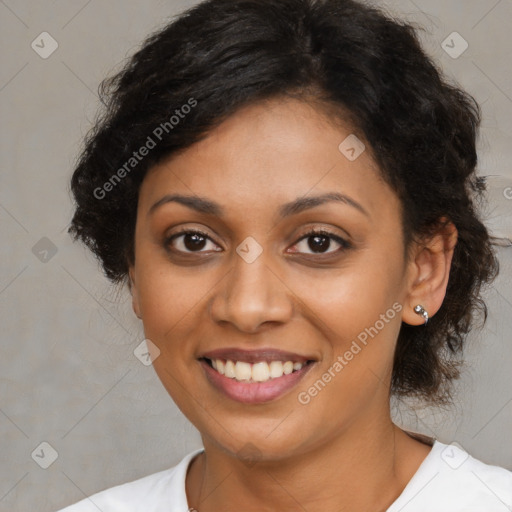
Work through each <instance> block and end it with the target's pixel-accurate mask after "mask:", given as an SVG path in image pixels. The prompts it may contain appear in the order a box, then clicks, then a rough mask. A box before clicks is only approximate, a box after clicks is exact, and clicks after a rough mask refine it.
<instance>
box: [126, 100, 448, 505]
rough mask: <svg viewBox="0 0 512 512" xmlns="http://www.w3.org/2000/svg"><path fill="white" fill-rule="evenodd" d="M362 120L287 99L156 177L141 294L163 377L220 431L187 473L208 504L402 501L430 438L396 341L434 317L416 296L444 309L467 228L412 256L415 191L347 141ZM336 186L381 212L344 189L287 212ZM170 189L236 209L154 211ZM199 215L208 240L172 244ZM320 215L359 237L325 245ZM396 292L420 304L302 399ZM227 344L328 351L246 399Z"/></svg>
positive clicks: (217, 135) (222, 131)
mask: <svg viewBox="0 0 512 512" xmlns="http://www.w3.org/2000/svg"><path fill="white" fill-rule="evenodd" d="M351 133H352V130H351V128H350V126H348V125H341V124H339V123H338V124H334V123H332V122H331V121H330V120H329V119H328V118H326V117H325V115H324V114H323V113H322V112H321V110H320V109H318V108H314V107H313V106H312V105H311V104H308V103H306V102H302V101H299V100H295V99H283V98H276V99H273V100H270V101H266V102H262V103H258V104H254V105H251V106H247V107H244V108H243V109H241V110H239V111H238V112H237V113H235V114H234V115H232V116H231V117H229V118H228V119H227V120H226V121H224V122H223V123H222V124H221V125H220V126H219V127H217V128H216V129H215V130H213V131H212V132H211V133H210V134H209V135H208V137H207V138H205V139H203V140H202V141H200V142H198V143H196V144H194V145H193V146H191V147H190V148H188V149H187V150H186V151H183V152H181V153H180V154H179V155H174V156H173V157H172V158H169V159H167V160H166V161H164V162H162V163H161V164H159V165H158V166H156V167H154V168H153V169H151V170H150V172H149V173H148V175H147V176H146V177H145V179H144V181H143V184H142V186H141V190H140V196H139V204H138V212H137V223H136V232H135V263H134V265H133V266H132V267H131V268H130V282H131V291H132V296H133V308H134V311H135V313H136V314H137V316H138V317H139V318H141V319H142V321H143V324H144V330H145V335H146V338H149V339H150V340H151V341H152V342H153V343H154V344H155V345H156V346H157V347H158V348H159V350H160V355H159V356H158V357H157V358H156V359H155V361H154V362H153V365H154V367H155V370H156V372H157V374H158V376H159V378H160V379H161V381H162V383H163V385H164V386H165V388H166V389H167V391H168V392H169V394H170V395H171V397H172V398H173V400H174V401H175V402H176V404H177V405H178V407H179V408H180V409H181V410H182V412H183V413H184V414H185V415H186V416H187V417H188V419H189V420H190V421H191V422H192V423H193V424H194V425H195V426H196V427H197V429H198V430H199V432H200V433H201V436H202V440H203V444H204V447H205V453H204V454H201V455H200V456H197V457H196V458H195V459H194V461H193V462H192V464H191V466H190V467H189V472H188V474H187V481H186V491H187V497H188V501H189V506H191V507H194V508H195V509H197V510H198V511H199V512H210V511H218V510H223V511H225V512H228V511H235V510H236V511H239V510H247V511H252V510H254V511H256V510H258V511H266V510H280V511H291V510H309V511H311V510H322V511H324V512H330V511H333V512H334V511H337V512H339V511H342V510H347V511H348V510H350V511H352V512H357V511H361V512H362V511H369V510H371V511H373V512H375V511H379V510H386V508H387V507H389V506H390V505H391V503H393V501H395V500H396V498H397V497H398V496H399V495H400V493H401V492H402V491H403V489H404V488H405V486H406V485H407V483H408V482H409V480H410V479H411V477H412V476H413V475H414V473H415V472H416V470H417V469H418V467H419V465H420V464H421V462H422V461H423V460H424V459H425V457H426V456H427V454H428V453H429V452H430V446H427V445H426V444H423V443H421V442H419V441H417V440H415V439H413V438H412V437H410V436H409V435H407V434H406V433H405V432H404V431H403V430H401V429H400V428H398V427H397V426H396V425H394V424H393V422H392V420H391V418H390V410H389V390H390V379H391V371H392V362H393V352H394V348H395V344H396V340H397V336H398V332H399V329H400V325H401V322H402V321H403V322H406V323H409V324H412V325H417V326H418V328H421V324H423V322H424V320H423V318H422V317H421V316H419V315H417V314H416V313H414V311H413V308H414V306H415V305H416V304H422V305H423V306H424V307H425V309H426V310H427V311H428V312H429V315H430V316H432V315H434V314H435V313H436V311H438V309H439V308H440V306H441V303H442V301H443V298H444V296H445V292H446V285H447V282H448V276H449V269H450V264H451V258H452V255H453V249H454V246H455V243H456V237H457V232H456V229H455V227H454V226H453V224H448V225H447V226H446V227H445V228H443V230H442V231H440V232H439V233H437V234H436V235H435V236H433V237H432V238H431V239H429V240H426V241H424V243H423V244H421V245H420V244H416V243H415V244H414V245H413V246H412V247H411V250H410V252H409V254H410V257H409V258H408V260H405V259H404V240H403V236H402V230H401V215H402V212H401V204H400V201H399V199H398V198H397V196H396V194H395V193H394V192H393V190H392V189H391V188H390V187H389V186H388V185H387V184H386V183H385V182H384V181H383V180H382V179H381V177H380V175H379V171H378V169H377V166H376V164H375V163H374V161H373V160H372V158H371V155H370V151H369V150H366V151H364V152H363V153H362V154H361V155H360V156H359V157H358V158H357V159H356V160H355V161H353V162H351V161H349V160H348V159H347V158H345V156H344V155H343V154H342V153H341V152H340V151H339V149H338V146H339V144H340V142H341V141H343V140H344V139H345V138H346V137H347V136H348V135H349V134H351ZM359 138H361V139H362V136H361V135H360V136H359ZM367 148H368V145H367ZM326 192H338V193H342V194H345V195H347V196H349V197H350V198H352V199H353V200H354V201H357V203H359V204H360V205H361V206H362V207H363V208H364V210H365V211H366V213H362V212H361V211H360V210H358V209H357V208H355V207H353V206H351V205H350V204H346V203H341V202H327V203H325V204H322V205H319V206H316V207H314V208H311V209H307V210H304V211H302V212H300V213H297V214H294V215H290V216H289V217H286V218H282V219H281V218H279V215H278V209H279V207H281V206H282V205H283V204H285V203H288V202H291V201H293V200H295V199H297V198H301V197H303V196H307V197H312V196H316V195H319V194H322V193H326ZM166 194H184V195H193V196H201V197H205V198H208V199H209V200H211V201H214V202H216V203H218V204H219V205H220V206H221V207H222V208H223V209H224V210H225V212H224V215H223V216H219V215H213V214H206V213H199V212H197V211H195V210H193V209H191V208H189V207H187V206H185V205H182V204H178V203H176V202H168V203H165V204H162V205H161V206H159V207H158V208H156V209H154V211H153V212H152V213H149V211H150V208H151V206H152V205H154V204H155V203H156V202H158V201H159V200H160V199H161V198H162V197H163V196H165V195H166ZM181 228H190V229H191V230H193V229H200V230H201V231H203V232H205V233H206V234H207V235H208V237H209V239H206V241H205V243H204V244H203V246H202V247H200V248H199V249H198V250H199V251H202V252H199V253H198V252H197V251H196V252H194V251H193V250H190V249H188V252H187V246H185V245H184V241H185V238H184V236H181V237H178V238H177V239H174V241H172V242H169V240H168V237H169V236H170V235H173V234H175V233H177V231H178V230H179V229H181ZM310 228H322V229H325V230H328V231H329V232H331V233H332V234H333V235H335V236H339V237H341V238H343V239H344V240H346V241H347V242H349V244H350V248H348V249H343V248H342V246H341V245H340V244H339V243H337V242H336V241H335V240H334V239H327V240H324V245H322V246H321V250H320V254H318V253H315V252H314V250H313V249H311V246H310V245H308V240H309V241H311V238H309V239H308V238H305V239H304V238H303V236H304V235H305V234H307V233H308V232H309V231H310ZM248 236H251V237H253V238H254V239H255V240H256V241H257V242H258V243H259V245H260V246H261V248H262V249H263V252H262V254H261V255H260V256H259V257H258V258H257V259H256V260H255V261H254V262H253V263H250V264H249V263H247V262H246V261H245V260H244V259H242V258H241V257H240V256H239V255H238V254H237V252H236V248H237V246H239V245H240V244H241V242H242V241H243V240H244V239H245V238H246V237H248ZM166 240H167V241H166ZM329 240H330V244H329V242H328V241H329ZM166 245H167V246H166ZM189 247H190V246H189ZM340 248H341V250H340ZM180 251H181V252H180ZM322 252H324V253H328V254H323V255H322V254H321V253H322ZM394 303H399V304H401V305H402V310H401V311H400V312H399V313H397V314H396V316H395V317H394V318H393V319H390V320H389V321H388V322H387V323H386V324H385V326H384V328H383V329H381V330H380V331H379V333H378V335H376V336H375V337H374V338H372V339H370V341H369V342H368V344H367V345H366V346H365V347H364V348H363V350H361V352H360V353H358V354H357V356H355V357H354V358H353V359H352V360H351V361H350V362H349V363H348V364H347V365H346V366H345V367H344V368H343V370H342V371H341V372H340V373H339V375H337V376H336V377H335V378H333V379H332V380H331V382H329V383H328V385H326V386H325V388H324V389H322V391H321V392H320V393H318V395H317V396H315V397H314V398H312V399H311V401H310V402H309V403H308V404H307V405H302V404H300V403H299V402H298V400H297V394H298V392H300V391H304V390H307V389H308V388H309V387H310V386H311V385H312V384H313V383H314V382H315V381H317V380H318V379H319V378H321V376H322V374H323V373H324V372H326V371H327V370H328V368H329V367H331V366H332V364H333V363H334V361H335V360H336V357H337V356H338V355H342V354H344V353H345V352H346V351H347V350H348V349H349V347H350V345H351V343H352V341H353V340H354V339H356V338H357V335H358V334H359V333H361V332H362V331H364V329H365V328H366V327H369V326H373V325H374V324H375V322H376V321H377V320H378V319H379V318H380V315H381V314H385V313H386V311H387V310H388V309H389V308H391V307H392V305H393V304H394ZM225 347H240V348H245V349H256V348H262V347H272V348H278V349H282V350H287V351H291V352H295V353H298V354H301V355H306V356H308V357H314V358H315V359H316V360H317V362H316V363H315V365H314V367H313V368H312V369H311V370H310V372H309V373H308V374H307V375H306V376H305V378H304V379H303V380H302V381H301V382H300V383H299V384H298V386H297V387H296V388H294V389H292V390H291V391H290V392H288V393H287V394H285V395H284V396H282V397H280V398H278V399H276V400H274V401H271V402H267V403H264V404H257V405H249V404H242V403H239V402H236V401H233V400H231V399H228V398H227V397H226V396H225V395H224V394H222V393H221V392H219V391H218V390H217V389H215V388H214V387H213V386H212V385H211V384H210V383H209V382H208V380H207V379H206V377H205V374H204V371H203V368H202V367H201V366H200V364H199V362H198V360H197V358H198V357H199V356H200V354H202V353H204V352H206V351H210V350H214V349H218V348H225ZM170 435H172V433H171V432H170ZM249 443H250V444H249ZM249 447H252V450H253V451H255V452H256V454H255V455H254V457H253V459H254V460H252V461H247V457H249V458H250V456H248V455H247V452H248V451H250V450H249ZM242 454H243V455H244V456H242ZM301 507H302V508H301Z"/></svg>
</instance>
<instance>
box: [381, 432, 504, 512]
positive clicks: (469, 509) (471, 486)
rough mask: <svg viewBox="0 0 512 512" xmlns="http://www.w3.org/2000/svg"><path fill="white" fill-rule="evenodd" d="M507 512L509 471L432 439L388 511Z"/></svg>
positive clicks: (455, 445)
mask: <svg viewBox="0 0 512 512" xmlns="http://www.w3.org/2000/svg"><path fill="white" fill-rule="evenodd" d="M398 510H400V511H401V512H423V511H425V512H427V511H428V512H431V511H432V510H436V512H459V511H460V512H483V511H485V512H510V511H511V510H512V472H511V471H508V470H507V469H505V468H502V467H499V466H493V465H490V464H486V463H485V462H483V461H481V460H478V459H476V458H474V457H472V456H471V455H470V454H469V453H468V452H467V451H465V450H464V449H463V448H462V447H461V446H459V445H457V444H449V445H447V444H444V443H441V442H439V441H435V443H434V446H433V447H432V450H431V452H430V453H429V455H428V456H427V458H426V459H425V460H424V461H423V463H422V464H421V466H420V467H419V469H418V471H417V472H416V474H415V475H414V477H413V478H412V479H411V481H410V482H409V484H408V485H407V486H406V488H405V489H404V491H403V493H402V494H401V495H400V497H399V498H398V500H397V501H396V502H395V503H394V504H393V505H392V506H391V508H389V509H388V512H395V511H398Z"/></svg>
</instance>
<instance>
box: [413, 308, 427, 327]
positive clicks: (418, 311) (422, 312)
mask: <svg viewBox="0 0 512 512" xmlns="http://www.w3.org/2000/svg"><path fill="white" fill-rule="evenodd" d="M414 312H415V313H416V314H417V315H421V316H422V317H423V318H424V319H425V323H424V324H423V325H427V322H428V313H427V310H426V309H425V308H424V307H423V306H422V305H421V304H418V305H417V306H415V307H414Z"/></svg>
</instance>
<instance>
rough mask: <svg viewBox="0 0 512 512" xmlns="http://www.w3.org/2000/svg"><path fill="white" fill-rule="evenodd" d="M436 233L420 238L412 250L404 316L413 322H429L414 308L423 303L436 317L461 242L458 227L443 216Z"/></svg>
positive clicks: (431, 314) (410, 322) (408, 269)
mask: <svg viewBox="0 0 512 512" xmlns="http://www.w3.org/2000/svg"><path fill="white" fill-rule="evenodd" d="M438 226H439V227H438V229H437V231H436V232H435V234H434V235H432V236H431V237H429V238H427V239H423V240H421V241H420V242H413V247H412V249H411V251H410V253H409V263H408V268H407V273H408V293H407V296H406V299H405V301H404V313H403V315H402V320H403V321H404V322H405V323H407V324H410V325H421V324H424V323H425V320H424V318H423V317H422V316H421V315H418V314H417V313H415V312H414V307H415V306H416V305H418V304H421V305H422V306H423V307H424V308H425V310H426V311H427V313H428V315H429V317H432V316H434V315H435V313H437V312H438V311H439V309H440V308H441V304H442V303H443V300H444V297H445V295H446V287H447V286H448V278H449V276H450V268H451V263H452V257H453V251H454V249H455V246H456V244H457V236H458V232H457V228H456V227H455V226H454V224H453V223H452V222H451V221H450V220H448V219H446V218H445V217H442V218H441V219H439V222H438Z"/></svg>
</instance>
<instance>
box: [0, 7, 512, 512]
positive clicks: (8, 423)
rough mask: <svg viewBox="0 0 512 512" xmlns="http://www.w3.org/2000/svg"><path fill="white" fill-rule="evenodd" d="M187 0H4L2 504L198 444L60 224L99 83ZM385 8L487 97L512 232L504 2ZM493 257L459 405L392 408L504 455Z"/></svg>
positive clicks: (110, 291) (492, 157)
mask: <svg viewBox="0 0 512 512" xmlns="http://www.w3.org/2000/svg"><path fill="white" fill-rule="evenodd" d="M193 3H195V2H191V1H185V0H182V1H177V0H172V1H163V0H146V1H144V2H136V1H133V0H130V1H128V0H125V1H121V0H110V1H108V2H105V1H103V2H100V1H99V0H89V1H87V0H67V1H65V2H64V1H62V0H53V1H50V0H39V1H37V2H36V1H35V0H32V1H29V0H4V1H0V29H1V30H0V37H1V43H2V45H1V48H2V50H1V51H2V66H1V67H0V119H1V153H0V154H1V166H0V172H1V186H0V230H1V232H0V235H1V239H2V244H1V261H2V265H1V271H0V315H1V316H0V325H1V357H0V439H1V441H0V450H1V452H0V457H1V459H0V460H1V463H0V510H2V511H3V510H5V511H16V510H31V511H34V512H35V511H48V512H49V511H54V510H56V509H58V508H61V507H63V506H65V505H67V504H70V503H72V502H75V501H78V500H80V499H82V498H84V497H85V496H88V495H90V494H92V493H94V492H97V491H99V490H101V489H104V488H107V487H110V486H112V485H116V484H119V483H123V482H127V481H129V480H133V479H136V478H139V477H141V476H144V475H147V474H149V473H153V472H155V471H160V470H162V469H165V468H167V467H170V466H172V465H174V464H176V463H177V462H178V461H179V460H180V459H181V458H182V456H183V455H185V454H186V453H188V452H190V451H191V450H192V449H195V448H198V447H200V438H199V435H198V433H197V431H196V430H195V428H194V427H192V426H191V425H190V424H189V423H188V421H187V420H186V419H185V418H184V417H183V416H182V415H181V413H180V412H179V411H178V410H177V408H176V407H175V406H174V404H173V402H172V400H171V399H170V398H169V397H168V395H167V393H166V392H165V391H164V389H163V387H162V386H161V384H160V382H159V381H158V379H157V377H156V375H155V373H154V371H153V369H152V367H151V366H144V365H143V364H142V363H141V362H140V361H139V360H138V359H137V358H136V357H135V356H134V354H133V351H134V349H135V348H136V347H137V345H138V344H139V343H140V342H141V340H142V339H143V332H142V328H141V325H140V324H139V323H138V321H137V320H136V318H135V317H134V315H133V313H132V312H131V306H130V301H129V296H128V293H127V292H126V291H125V290H119V289H115V288H113V287H111V286H110V285H109V283H108V282H107V281H106V279H105V278H103V277H102V274H101V272H100V271H99V270H98V267H97V265H96V262H95V261H94V259H93V257H92V256H90V255H89V254H88V253H87V252H86V251H85V249H83V248H82V247H81V246H79V245H77V244H72V243H71V240H70V238H69V236H68V235H67V233H66V228H67V225H68V223H69V220H70V216H71V213H72V206H71V201H70V196H69V193H68V180H69V177H70V173H71V171H72V167H73V162H74V158H75V157H76V156H77V154H78V151H79V148H80V143H81V139H82V137H83V135H84V133H85V132H86V131H87V129H88V128H89V126H90V123H91V120H92V119H93V118H94V113H95V111H96V106H97V96H96V90H97V86H98V84H99V82H100V81H101V79H102V78H104V77H105V76H106V75H107V74H111V73H112V72H113V71H114V70H116V69H118V68H119V65H120V63H122V61H123V60H124V59H125V58H126V57H127V56H129V55H130V54H131V53H132V52H133V51H134V50H135V49H136V47H137V45H138V44H139V42H140V41H141V40H142V39H143V38H144V37H145V36H146V35H148V34H149V33H150V32H152V31H153V30H155V29H157V28H158V27H160V26H162V24H164V23H165V22H166V20H168V19H169V17H170V16H172V15H174V14H175V13H178V12H180V11H181V10H183V8H185V7H187V6H189V5H192V4H193ZM383 4H384V5H386V6H388V7H389V9H390V10H392V11H393V12H395V13H397V14H399V15H400V16H402V17H405V18H407V19H409V20H411V21H416V22H419V23H420V24H422V25H423V26H425V28H426V29H427V30H426V32H425V33H424V34H423V35H422V40H423V41H424V44H425V46H426V48H427V49H428V51H429V52H430V53H431V54H432V55H433V56H434V57H435V58H436V60H437V61H438V62H439V64H440V66H441V67H442V68H443V69H444V71H445V72H446V73H447V74H448V75H449V76H450V77H452V78H453V79H454V80H456V81H458V82H459V83H460V84H461V85H463V86H464V87H465V88H466V89H467V90H468V91H469V92H471V93H472V94H473V95H474V96H475V97H476V98H477V100H478V101H479V102H480V103H481V104H482V106H483V117H484V119H483V129H482V134H481V138H480V141H479V149H480V173H481V174H485V175H491V176H492V178H490V185H491V190H490V200H491V202H490V205H489V207H488V208H487V210H486V212H485V217H486V219H487V223H488V225H489V226H490V228H491V229H492V231H493V233H494V234H495V235H496V236H499V237H509V238H510V237H511V236H512V215H511V211H512V199H507V198H506V190H507V187H512V169H511V164H510V162H511V161H512V154H511V153H512V138H511V132H512V80H511V73H512V68H511V66H510V55H511V54H512V36H511V29H512V26H511V23H512V1H511V0H499V1H498V0H469V1H468V0H464V1H462V0H459V1H454V0H450V1H446V0H425V1H421V0H415V1H414V2H413V1H411V0H396V1H389V2H382V3H381V5H383ZM44 31H47V32H49V33H50V34H51V36H52V37H53V38H54V39H55V40H56V41H57V42H58V45H59V46H58V49H57V50H56V51H55V52H54V53H53V54H52V55H51V56H49V57H48V58H47V59H43V58H41V57H40V56H39V55H38V54H37V53H36V52H35V51H34V50H33V49H32V48H31V43H32V41H33V40H35V39H36V38H37V36H39V34H41V33H42V32H44ZM454 31H457V32H458V33H460V34H461V35H462V37H463V38H464V39H465V40H466V41H467V42H468V44H469V48H468V49H467V50H466V51H465V52H464V53H463V54H462V55H461V56H460V57H458V58H456V59H454V58H452V57H450V56H449V55H448V54H447V53H446V52H445V50H444V49H443V47H442V42H443V41H444V40H445V39H446V38H447V36H448V35H449V34H451V33H452V32H454ZM37 41H40V39H37V40H36V42H37ZM39 44H41V43H39ZM449 44H450V45H452V46H454V45H455V50H457V49H459V48H461V47H460V46H457V45H459V43H457V42H454V43H453V44H452V43H451V42H449ZM48 47H49V46H48V42H47V43H45V48H46V49H48ZM509 192H510V194H509V197H511V196H512V189H511V190H509ZM34 247H35V248H34ZM55 251H56V252H55ZM499 257H500V261H501V274H500V277H499V278H498V280H497V281H496V283H495V286H494V287H493V288H492V289H491V290H489V291H488V292H487V295H486V296H487V298H488V301H489V307H490V316H489V320H488V323H487V325H486V327H485V329H484V330H483V331H481V332H477V333H475V334H474V335H473V336H472V337H471V339H470V343H469V344H468V349H467V369H466V372H465V374H464V378H463V379H462V380H461V381H460V384H459V386H458V388H457V389H458V393H457V401H456V405H455V407H453V408H451V409H449V410H444V411H443V410H437V409H420V410H417V411H414V409H413V404H411V405H410V406H408V407H406V406H404V405H401V406H400V407H399V408H397V409H395V414H396V418H397V422H399V423H401V424H402V425H403V426H404V427H406V428H410V429H413V430H416V431H419V432H423V433H425V434H427V435H432V436H435V437H437V438H438V439H439V440H441V441H442V442H446V443H449V442H452V441H456V442H458V443H459V444H460V445H462V446H463V447H464V448H465V449H466V450H467V451H469V452H470V453H471V454H472V455H473V456H475V457H477V458H480V459H481V460H483V461H485V462H487V463H491V464H496V465H500V466H504V467H507V468H508V469H512V443H511V432H512V385H511V382H512V380H511V379H512V377H511V372H510V368H511V361H512V344H511V343H510V341H511V335H510V332H511V328H512V286H510V284H511V276H512V248H510V247H508V248H505V247H504V248H501V249H500V250H499ZM42 442H47V443H49V444H50V445H51V446H52V447H53V449H54V450H55V451H56V452H57V454H58V458H57V459H56V460H55V462H54V463H53V464H52V465H51V466H50V467H49V468H48V469H46V470H45V469H42V468H41V467H39V465H38V464H37V463H36V460H37V461H38V462H40V463H42V462H43V459H44V458H45V457H46V459H47V460H49V459H48V457H50V456H51V451H50V450H49V449H48V448H47V447H46V448H45V447H44V446H43V448H40V447H39V445H40V443H42ZM38 447H39V448H38ZM41 449H43V452H41ZM34 450H36V451H35V452H34ZM45 450H46V451H45ZM33 452H34V453H35V454H39V455H40V457H39V458H38V457H37V455H34V456H33V457H32V456H31V454H32V453H33ZM42 453H44V456H42V455H41V454H42Z"/></svg>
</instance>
